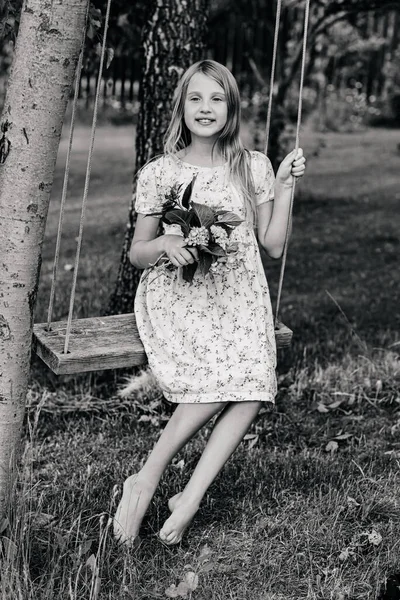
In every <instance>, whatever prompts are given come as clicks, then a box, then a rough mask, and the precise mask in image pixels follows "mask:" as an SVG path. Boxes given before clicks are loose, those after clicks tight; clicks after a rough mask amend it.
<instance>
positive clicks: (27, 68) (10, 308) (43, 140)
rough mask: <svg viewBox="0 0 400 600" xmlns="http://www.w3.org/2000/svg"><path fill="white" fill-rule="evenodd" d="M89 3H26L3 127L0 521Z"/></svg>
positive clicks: (80, 0) (0, 172)
mask: <svg viewBox="0 0 400 600" xmlns="http://www.w3.org/2000/svg"><path fill="white" fill-rule="evenodd" d="M87 1H88V0H55V1H54V2H48V1H47V0H26V1H25V2H24V5H23V7H22V12H21V21H20V27H19V33H18V38H17V43H16V48H15V55H14V62H13V66H12V70H11V74H10V78H9V82H8V89H7V94H6V99H5V104H4V110H3V114H2V117H1V122H0V126H1V134H0V135H1V140H0V152H1V154H0V517H1V514H2V513H3V512H4V506H5V498H6V496H7V491H8V484H9V481H10V477H9V475H10V468H12V467H13V465H14V464H15V460H16V458H17V457H18V445H19V439H20V434H21V427H22V422H23V416H24V405H25V397H26V391H27V384H28V376H29V367H30V357H31V338H32V325H33V310H34V305H35V300H36V291H37V286H38V280H39V272H40V264H41V249H42V243H43V237H44V229H45V224H46V218H47V212H48V206H49V198H50V190H51V186H52V182H53V174H54V167H55V162H56V157H57V150H58V145H59V141H60V136H61V129H62V122H63V118H64V114H65V110H66V107H67V102H68V98H69V94H70V91H71V87H72V84H73V77H74V71H75V67H76V63H77V60H78V56H79V51H80V47H81V44H82V39H83V35H84V21H85V15H86V7H87Z"/></svg>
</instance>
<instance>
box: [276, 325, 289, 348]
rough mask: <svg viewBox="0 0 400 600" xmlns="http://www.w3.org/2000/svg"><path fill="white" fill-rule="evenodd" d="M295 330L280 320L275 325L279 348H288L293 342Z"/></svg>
mask: <svg viewBox="0 0 400 600" xmlns="http://www.w3.org/2000/svg"><path fill="white" fill-rule="evenodd" d="M292 337H293V331H292V330H291V329H289V327H287V326H286V325H284V324H283V323H281V321H278V322H277V324H276V327H275V341H276V347H277V348H286V347H287V346H290V344H291V343H292Z"/></svg>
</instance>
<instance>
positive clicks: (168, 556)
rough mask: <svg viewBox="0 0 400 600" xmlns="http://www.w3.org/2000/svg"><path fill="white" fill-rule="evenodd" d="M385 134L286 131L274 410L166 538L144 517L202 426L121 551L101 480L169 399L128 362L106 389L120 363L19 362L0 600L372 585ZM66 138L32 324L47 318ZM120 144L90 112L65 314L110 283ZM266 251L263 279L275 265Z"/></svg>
mask: <svg viewBox="0 0 400 600" xmlns="http://www.w3.org/2000/svg"><path fill="white" fill-rule="evenodd" d="M397 136H398V132H396V131H395V130H390V131H389V130H388V131H386V130H373V131H367V132H365V133H360V134H353V135H346V134H327V135H319V136H316V135H315V134H313V133H312V132H309V131H305V132H304V134H303V147H304V149H305V152H306V154H307V156H308V157H309V163H308V173H307V178H305V179H304V181H303V182H302V183H301V184H300V185H299V186H298V192H299V193H298V199H297V200H296V208H295V228H294V234H293V238H292V242H291V247H290V252H289V258H288V265H287V275H286V279H285V286H284V296H283V303H282V317H283V319H284V321H285V322H286V323H287V324H289V325H290V326H291V327H292V328H293V329H294V332H295V336H294V342H293V345H292V347H291V348H290V349H289V350H286V351H285V352H284V353H282V354H281V356H280V363H279V381H280V388H279V395H278V398H277V410H276V411H269V410H267V409H264V410H263V411H262V412H261V413H260V415H259V417H258V419H257V420H256V422H255V423H254V425H253V427H252V429H251V431H250V432H249V435H248V436H247V438H246V439H245V440H244V441H243V443H242V444H241V445H240V447H239V448H238V450H237V452H236V453H235V456H234V457H233V458H232V460H230V461H229V462H228V463H227V465H226V467H225V469H224V470H223V472H222V473H221V475H220V476H219V477H218V478H217V480H216V481H215V482H214V484H213V485H212V486H211V488H210V490H209V492H208V494H207V497H206V498H205V500H204V503H203V505H202V506H201V508H200V511H199V514H198V515H197V517H196V519H195V521H194V523H193V525H192V527H191V528H190V530H189V532H188V534H187V536H186V538H185V539H184V541H183V543H182V544H181V545H180V546H179V547H174V548H168V547H165V546H163V545H162V544H160V542H159V541H158V540H157V536H156V533H157V531H158V530H159V529H160V527H161V525H162V523H163V521H164V520H165V518H166V516H167V509H166V503H167V499H168V497H169V496H170V495H172V494H173V493H174V492H176V491H178V490H179V489H181V488H182V486H183V485H184V484H185V482H186V481H187V480H188V478H189V477H190V473H191V472H192V470H193V467H194V465H195V464H196V461H197V460H198V458H199V456H200V453H201V451H202V448H203V447H204V444H205V442H206V438H207V435H208V433H209V428H206V429H205V430H204V431H202V432H201V433H200V434H199V435H198V436H197V437H196V438H195V439H194V440H192V441H191V442H190V443H189V444H188V445H187V446H186V448H185V449H184V450H183V451H182V452H181V453H180V454H179V456H177V457H176V459H175V460H174V461H173V464H172V465H171V466H170V467H169V469H168V471H167V472H166V474H165V476H164V478H163V480H162V482H161V484H160V487H159V490H158V491H157V494H156V497H155V500H154V503H153V504H152V506H151V509H150V511H149V514H148V515H147V517H146V519H145V522H144V526H143V530H142V532H141V543H140V545H139V547H138V548H136V549H134V550H129V551H125V550H122V549H121V548H119V547H118V546H117V545H116V543H115V542H114V540H113V539H112V536H111V532H110V520H109V517H110V516H112V514H113V511H114V510H115V504H116V502H118V495H119V486H120V484H121V482H122V481H123V479H124V477H126V476H127V475H128V474H130V473H131V472H134V471H136V470H137V469H138V468H140V466H141V464H142V463H143V461H144V460H145V458H146V455H147V453H148V452H149V449H150V448H151V446H152V444H153V443H154V441H155V440H156V439H157V436H158V435H159V431H160V427H162V425H163V423H164V422H165V420H166V419H167V418H168V415H169V414H170V412H171V409H170V407H169V406H168V405H166V404H162V403H161V398H160V393H159V390H158V389H157V387H156V386H155V385H154V383H153V382H152V381H151V380H149V379H148V377H147V376H146V375H143V377H142V386H141V387H138V390H137V391H136V392H135V393H133V394H131V395H129V396H128V397H126V398H120V397H119V396H118V395H117V388H118V387H119V386H122V385H124V379H123V376H124V375H129V373H125V374H121V373H119V372H111V373H107V372H104V373H94V374H90V375H80V376H65V377H60V378H58V379H57V378H55V377H54V376H52V375H51V374H50V373H48V372H47V371H46V370H45V369H44V367H43V366H42V364H41V363H40V362H39V361H38V360H37V359H35V360H34V361H33V370H32V382H31V388H30V394H29V399H28V400H29V410H28V413H27V419H26V428H25V437H24V442H25V454H24V460H23V462H22V467H21V474H20V477H19V480H18V483H17V487H16V489H15V490H14V495H13V499H12V502H11V503H10V511H9V524H7V523H3V524H0V532H1V533H0V536H1V548H2V555H3V565H4V569H3V574H2V577H1V581H0V590H1V595H0V597H1V598H2V600H3V599H4V600H11V599H12V600H50V599H53V598H66V599H68V600H78V599H79V600H86V599H87V600H95V599H98V600H106V599H115V598H118V599H121V600H129V599H132V598H134V599H135V600H150V599H161V598H167V597H173V596H174V594H175V597H176V593H177V591H180V592H182V594H183V592H184V590H185V589H186V590H187V589H188V585H186V587H185V585H184V584H182V581H186V583H187V582H189V583H190V587H192V588H194V587H196V583H197V587H196V589H194V590H193V589H192V590H190V589H189V591H188V592H187V596H186V597H188V598H193V599H194V600H228V599H235V600H236V599H237V600H239V599H240V600H244V599H249V600H250V599H251V600H306V599H307V600H328V599H329V600H377V599H378V598H379V595H380V590H381V588H382V585H383V584H384V582H385V579H386V577H387V576H388V575H389V574H395V573H399V571H400V569H399V558H400V555H399V547H398V531H399V526H400V505H399V501H398V489H399V483H400V482H399V459H400V444H399V430H400V412H399V404H400V394H399V379H400V371H399V361H398V355H397V350H398V348H399V339H398V330H399V315H398V305H399V298H398V290H397V287H396V278H395V274H396V262H397V254H398V246H399V238H398V232H397V228H396V223H395V219H394V218H393V216H394V214H395V211H396V206H397V203H398V199H399V196H398V193H399V192H398V182H399V178H398V160H399V157H398V154H396V152H397V148H396V144H397ZM87 140H88V130H87V128H84V127H79V128H78V129H77V141H76V144H75V155H74V162H73V165H72V173H73V180H72V186H71V193H70V199H69V204H68V207H69V208H68V210H67V219H66V221H67V222H66V236H65V238H64V239H63V254H62V257H63V258H62V261H61V271H60V275H61V281H60V284H59V286H60V292H59V294H58V296H59V299H58V303H57V306H56V314H55V317H56V318H61V317H64V316H65V315H66V311H67V307H68V300H67V288H68V284H69V280H70V278H71V272H70V271H69V270H65V269H64V267H65V266H68V264H70V263H71V262H72V261H73V248H74V237H75V235H76V231H77V222H78V218H79V203H80V190H81V187H82V181H83V175H84V170H85V164H84V153H85V148H86V146H87V143H88V142H87ZM65 146H66V141H65V139H64V141H63V143H62V146H61V150H60V155H59V160H58V163H57V175H56V183H55V187H54V190H53V198H52V203H51V207H50V212H49V219H48V228H47V234H46V241H45V245H44V249H43V267H42V274H41V283H40V290H39V294H40V295H39V302H38V305H37V315H36V316H37V321H41V320H44V319H45V318H46V299H47V298H48V293H49V283H50V275H51V261H52V253H53V250H54V243H55V239H54V236H55V232H56V218H57V208H58V206H59V200H58V198H59V191H60V185H61V182H62V165H63V157H64V156H65ZM132 148H133V130H132V129H131V128H126V129H124V128H118V129H113V128H110V127H104V128H103V127H101V128H100V130H99V136H98V139H97V145H96V148H95V157H94V165H93V178H92V185H91V197H90V200H89V206H88V211H87V226H86V233H85V242H84V246H83V249H82V264H81V268H80V276H79V280H78V295H77V313H78V314H79V315H80V316H88V315H93V314H98V313H101V310H102V308H103V307H104V306H105V305H106V303H107V299H108V296H109V294H110V293H111V291H112V288H113V284H114V280H115V276H116V267H117V264H118V259H119V254H120V250H121V246H122V239H123V235H124V227H125V221H126V215H127V210H128V205H129V200H130V189H131V171H132V164H133V149H132ZM396 195H397V197H396ZM266 266H267V272H268V279H269V282H270V286H271V290H272V293H273V294H274V293H275V291H276V286H277V279H278V269H279V265H278V264H277V263H275V262H271V261H268V262H266ZM146 382H147V383H146ZM116 484H118V487H117V488H115V485H116ZM188 573H192V575H188ZM193 573H194V574H195V575H198V581H197V580H196V577H195V575H193ZM179 584H180V587H178V586H179ZM171 586H176V587H175V588H174V587H171ZM178 597H180V598H181V597H185V596H184V595H180V596H178ZM382 597H383V595H382Z"/></svg>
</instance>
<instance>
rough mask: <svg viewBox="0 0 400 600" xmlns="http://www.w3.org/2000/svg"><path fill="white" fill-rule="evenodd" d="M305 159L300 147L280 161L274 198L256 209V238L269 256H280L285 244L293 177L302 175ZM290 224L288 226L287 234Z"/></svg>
mask: <svg viewBox="0 0 400 600" xmlns="http://www.w3.org/2000/svg"><path fill="white" fill-rule="evenodd" d="M305 162H306V159H305V158H304V156H303V151H302V149H301V148H299V149H298V151H297V155H296V154H295V151H293V152H291V153H290V154H288V155H287V156H286V157H285V158H284V160H283V161H282V163H281V165H280V167H279V169H278V172H277V174H276V181H275V200H274V202H266V203H263V204H261V205H260V206H259V207H258V209H257V222H258V239H259V241H260V244H261V245H262V246H263V247H264V248H265V250H266V251H267V253H268V254H269V256H270V257H271V258H280V257H281V256H282V252H283V248H284V245H285V237H286V229H287V226H288V219H289V210H290V198H291V193H292V192H291V190H292V184H293V179H294V178H295V177H296V178H297V177H302V175H303V174H304V170H305ZM290 233H291V226H290V227H289V235H290Z"/></svg>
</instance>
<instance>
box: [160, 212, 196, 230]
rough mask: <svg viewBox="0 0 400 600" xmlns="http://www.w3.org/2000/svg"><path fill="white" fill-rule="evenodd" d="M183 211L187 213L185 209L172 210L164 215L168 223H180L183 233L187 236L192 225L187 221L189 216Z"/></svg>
mask: <svg viewBox="0 0 400 600" xmlns="http://www.w3.org/2000/svg"><path fill="white" fill-rule="evenodd" d="M182 213H186V211H183V210H179V211H178V210H176V209H175V210H170V211H169V212H167V213H166V214H165V215H164V222H165V223H167V225H180V226H181V228H182V232H183V235H184V236H185V237H187V236H188V235H189V231H190V226H189V225H188V223H187V217H186V216H185V215H183V214H182Z"/></svg>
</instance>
